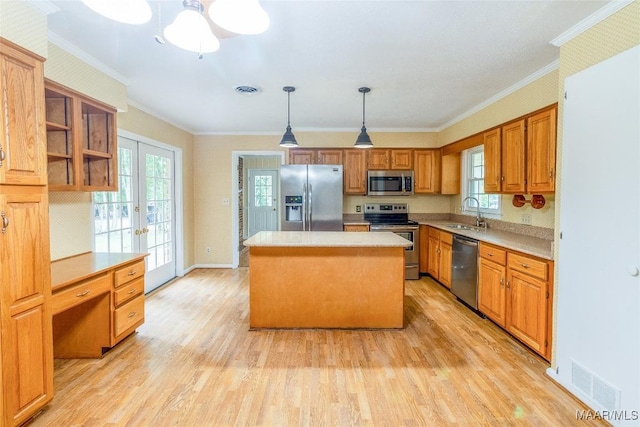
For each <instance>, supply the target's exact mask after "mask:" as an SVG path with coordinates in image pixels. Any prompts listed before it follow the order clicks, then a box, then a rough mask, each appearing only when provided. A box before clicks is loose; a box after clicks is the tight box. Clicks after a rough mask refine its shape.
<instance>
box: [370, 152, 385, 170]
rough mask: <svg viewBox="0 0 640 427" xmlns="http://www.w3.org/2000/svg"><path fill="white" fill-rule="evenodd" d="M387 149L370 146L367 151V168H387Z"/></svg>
mask: <svg viewBox="0 0 640 427" xmlns="http://www.w3.org/2000/svg"><path fill="white" fill-rule="evenodd" d="M389 151H390V150H384V149H381V148H371V149H368V150H366V153H367V170H387V169H389V166H390V162H389Z"/></svg>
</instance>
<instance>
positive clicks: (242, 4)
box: [209, 0, 269, 34]
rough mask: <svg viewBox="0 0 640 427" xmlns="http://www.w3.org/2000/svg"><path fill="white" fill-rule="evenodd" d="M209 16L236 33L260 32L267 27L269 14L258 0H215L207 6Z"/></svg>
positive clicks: (217, 23)
mask: <svg viewBox="0 0 640 427" xmlns="http://www.w3.org/2000/svg"><path fill="white" fill-rule="evenodd" d="M209 17H210V18H211V20H212V21H213V22H215V23H216V25H219V26H220V27H222V28H224V29H225V30H228V31H231V32H232V33H236V34H260V33H263V32H265V31H266V30H267V29H268V28H269V15H267V12H265V10H264V9H263V8H262V6H260V3H259V2H258V0H215V1H214V2H213V3H211V6H209Z"/></svg>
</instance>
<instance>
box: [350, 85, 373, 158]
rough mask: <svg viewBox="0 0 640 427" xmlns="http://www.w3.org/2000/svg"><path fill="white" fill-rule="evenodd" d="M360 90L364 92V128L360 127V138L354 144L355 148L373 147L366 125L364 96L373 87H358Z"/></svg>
mask: <svg viewBox="0 0 640 427" xmlns="http://www.w3.org/2000/svg"><path fill="white" fill-rule="evenodd" d="M358 92H360V93H361V94H362V129H360V135H358V139H357V140H356V143H355V145H354V147H355V148H371V147H373V143H372V142H371V137H369V134H368V133H367V128H366V127H365V126H364V97H365V95H366V94H367V93H369V92H371V89H369V88H368V87H361V88H360V89H358Z"/></svg>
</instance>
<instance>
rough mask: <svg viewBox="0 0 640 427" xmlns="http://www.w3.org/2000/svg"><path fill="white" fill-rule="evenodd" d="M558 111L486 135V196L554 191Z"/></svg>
mask: <svg viewBox="0 0 640 427" xmlns="http://www.w3.org/2000/svg"><path fill="white" fill-rule="evenodd" d="M556 111H557V110H556V108H555V107H553V108H550V109H547V110H544V111H542V112H539V113H536V114H533V115H531V116H529V117H525V118H522V119H520V120H517V121H514V122H511V123H508V124H506V125H504V126H502V127H500V128H496V129H492V130H490V131H487V132H485V133H484V135H483V140H484V161H485V179H484V191H485V192H486V193H514V194H518V193H520V194H522V193H528V194H540V193H553V192H554V191H555V162H556ZM525 123H526V126H525Z"/></svg>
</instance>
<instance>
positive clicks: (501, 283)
mask: <svg viewBox="0 0 640 427" xmlns="http://www.w3.org/2000/svg"><path fill="white" fill-rule="evenodd" d="M500 287H501V288H504V277H501V278H500Z"/></svg>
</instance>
